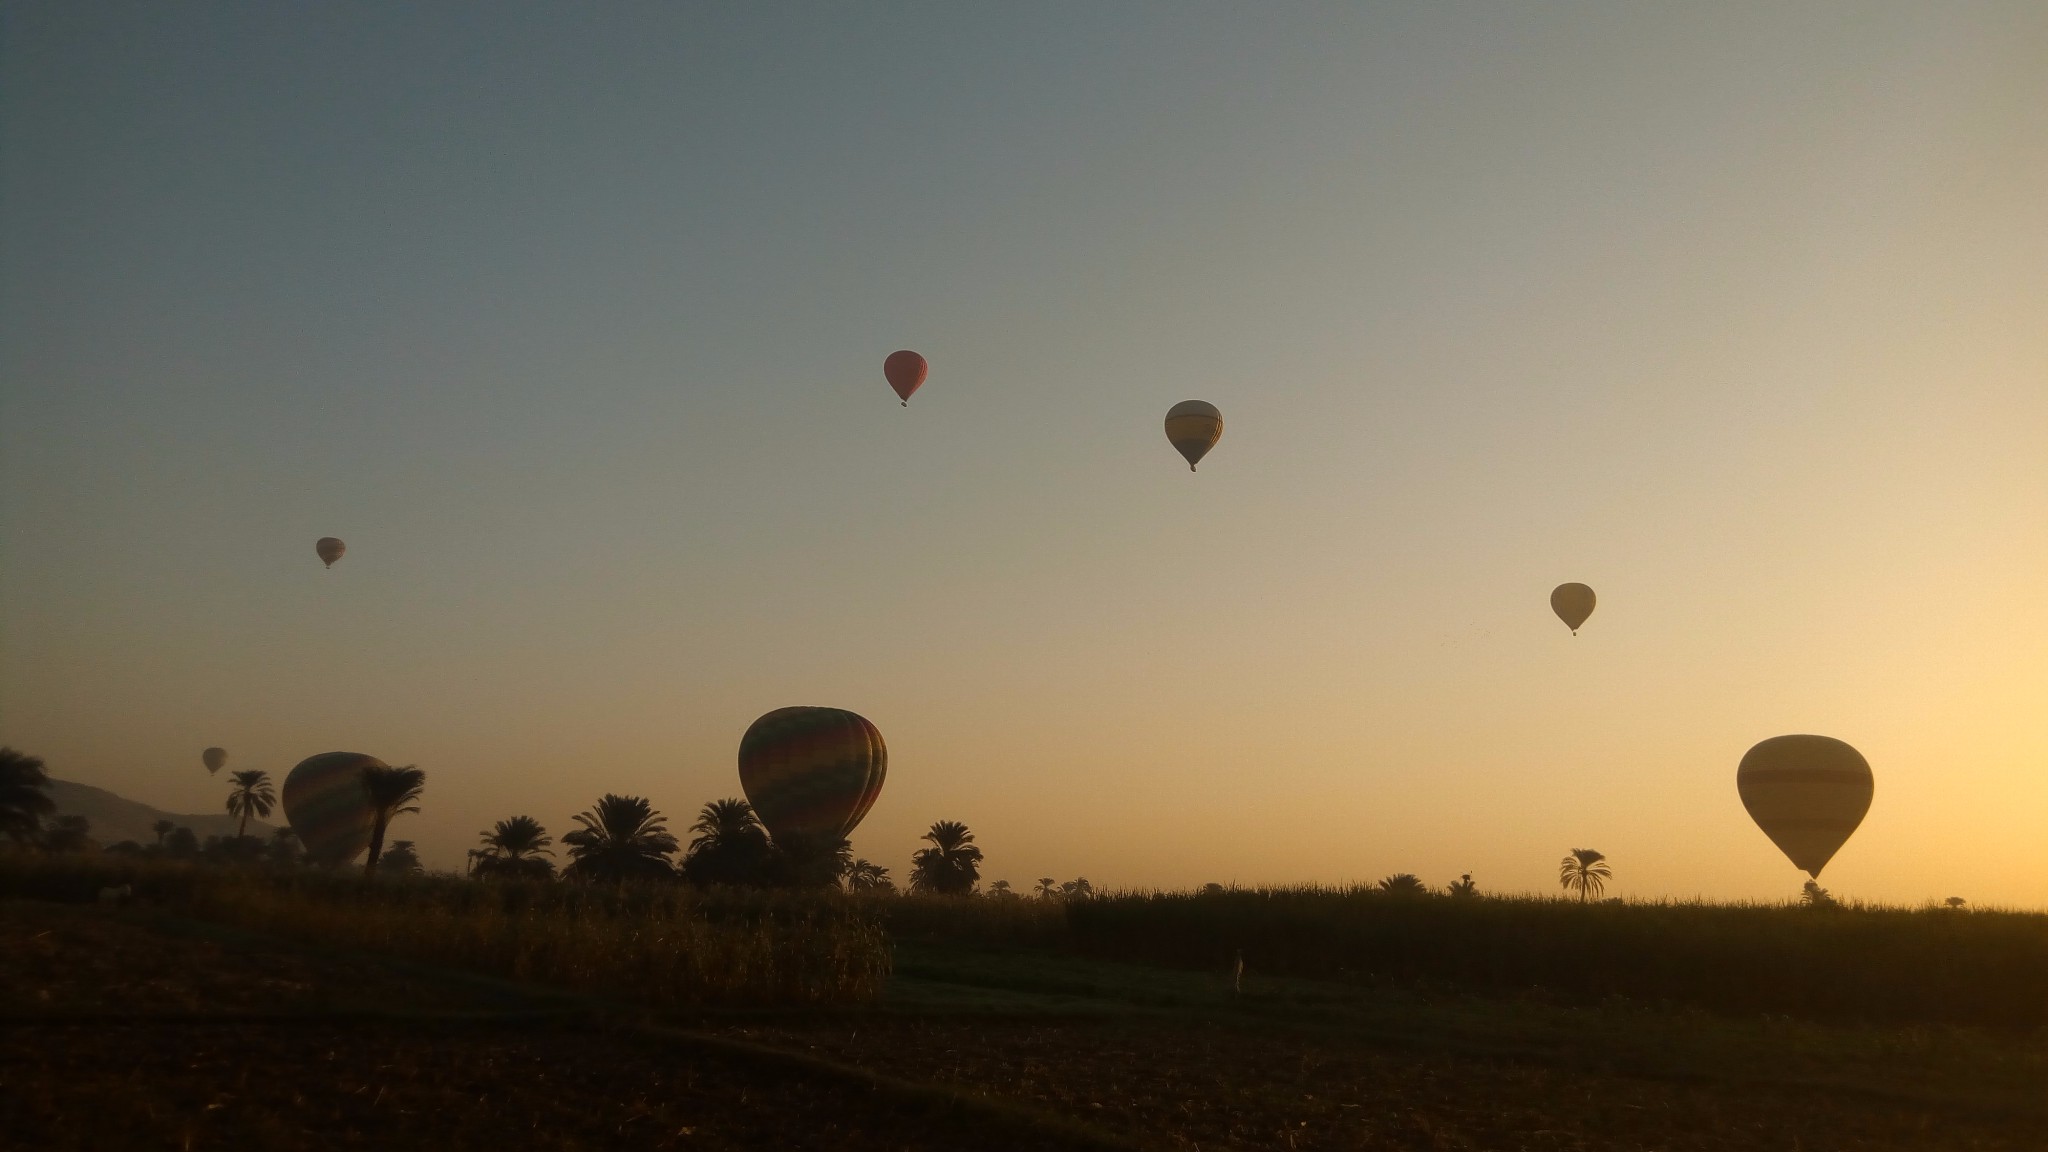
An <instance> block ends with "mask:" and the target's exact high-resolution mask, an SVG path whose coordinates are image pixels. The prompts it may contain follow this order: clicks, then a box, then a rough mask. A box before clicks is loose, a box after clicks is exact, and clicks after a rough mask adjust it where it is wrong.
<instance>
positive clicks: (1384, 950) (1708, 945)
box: [1066, 888, 2048, 1029]
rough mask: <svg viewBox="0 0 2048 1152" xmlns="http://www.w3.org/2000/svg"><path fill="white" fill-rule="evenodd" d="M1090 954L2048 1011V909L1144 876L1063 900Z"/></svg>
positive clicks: (2016, 1014) (1328, 973)
mask: <svg viewBox="0 0 2048 1152" xmlns="http://www.w3.org/2000/svg"><path fill="white" fill-rule="evenodd" d="M1066 912H1067V929H1068V933H1069V936H1068V939H1069V942H1070V944H1071V946H1072V947H1073V948H1075V949H1077V950H1079V951H1081V952H1083V953H1085V954H1088V955H1093V956H1099V957H1107V958H1115V959H1125V960H1135V961H1143V962H1148V963H1155V964H1166V965H1171V966H1175V967H1206V968H1211V969H1214V970H1218V971H1220V970H1222V969H1223V968H1225V967H1226V966H1227V965H1229V964H1230V963H1232V962H1233V960H1234V958H1235V957H1236V955H1238V954H1239V953H1240V952H1241V953H1242V955H1243V957H1244V962H1245V965H1246V967H1247V969H1248V970H1250V971H1252V972H1263V973H1271V974H1285V975H1294V976H1312V977H1321V978H1333V977H1334V978H1343V979H1352V980H1366V981H1373V982H1382V983H1394V984H1401V985H1408V986H1419V987H1424V988H1427V987H1441V988H1447V989H1459V990H1481V991H1491V992H1506V993H1516V994H1522V993H1530V992H1535V993H1538V994H1544V995H1552V996H1558V997H1562V998H1565V999H1567V1000H1573V1001H1579V1002H1586V1001H1598V1000H1603V999H1609V998H1615V997H1624V998H1629V999H1634V1000H1642V1001H1649V1002H1658V1003H1671V1004H1681V1005H1688V1006H1693V1007H1699V1008H1705V1009H1708V1010H1711V1011H1715V1012H1721V1013H1729V1014H1758V1013H1764V1014H1771V1015H1782V1016H1794V1017H1802V1018H1807V1019H1816V1020H1830V1021H1838V1022H1881V1023H1900V1024H1960V1025H1978V1026H1986V1027H1996V1028H2022V1029H2026V1028H2040V1027H2042V1026H2043V1025H2048V916H2044V915H2041V914H2038V913H2023V912H1996V911H1967V912H1963V911H1953V910H1948V909H1939V910H1937V909H1919V910H1910V909H1895V908H1805V907H1795V906H1784V905H1780V906H1766V905H1730V904H1704V903H1643V902H1637V903H1626V904H1624V903H1594V904H1578V903H1573V902H1569V901H1562V900H1542V899H1527V898H1522V899H1492V898H1488V899H1466V900H1457V899H1451V898H1449V897H1443V896H1418V897H1397V896H1389V895H1387V894H1385V893H1381V892H1376V891H1373V890H1369V889H1327V888H1268V889H1248V890H1230V891H1224V892H1216V893H1141V894H1128V895H1114V896H1109V897H1101V898H1097V899H1094V900H1089V901H1085V902H1076V903H1073V904H1069V905H1067V908H1066Z"/></svg>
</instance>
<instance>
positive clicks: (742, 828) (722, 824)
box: [678, 797, 772, 887]
mask: <svg viewBox="0 0 2048 1152" xmlns="http://www.w3.org/2000/svg"><path fill="white" fill-rule="evenodd" d="M690 831H692V832H695V833H696V835H695V836H693V837H691V838H690V848H689V851H688V852H687V853H685V854H684V856H683V862H682V864H681V865H680V866H679V868H678V871H680V872H681V873H682V875H683V879H685V880H687V881H689V882H690V883H692V884H730V885H733V886H735V887H761V886H763V885H766V884H767V883H768V882H769V881H770V879H771V869H772V861H771V859H770V857H771V854H772V853H771V849H770V846H769V842H768V830H767V829H766V828H764V827H762V826H761V820H760V817H758V816H756V815H755V814H754V806H753V805H751V804H749V803H747V802H746V801H745V800H739V799H735V798H732V797H727V798H726V799H724V800H713V801H712V802H711V803H709V804H706V805H704V807H703V808H701V809H699V810H698V812H697V822H696V823H694V824H692V825H690Z"/></svg>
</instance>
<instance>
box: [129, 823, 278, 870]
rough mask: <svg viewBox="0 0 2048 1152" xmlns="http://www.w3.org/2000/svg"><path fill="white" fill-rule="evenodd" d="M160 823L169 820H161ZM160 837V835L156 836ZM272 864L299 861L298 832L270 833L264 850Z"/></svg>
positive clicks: (275, 831)
mask: <svg viewBox="0 0 2048 1152" xmlns="http://www.w3.org/2000/svg"><path fill="white" fill-rule="evenodd" d="M158 823H160V824H168V823H170V821H168V820H161V821H158ZM158 838H159V839H161V838H162V837H158ZM266 854H267V855H268V856H269V857H270V862H271V863H272V864H296V863H298V862H299V834H298V833H296V832H294V831H292V830H291V829H289V828H279V829H276V830H274V831H272V832H271V834H270V847H269V848H268V849H267V850H266Z"/></svg>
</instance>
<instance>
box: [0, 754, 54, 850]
mask: <svg viewBox="0 0 2048 1152" xmlns="http://www.w3.org/2000/svg"><path fill="white" fill-rule="evenodd" d="M49 790H50V776H49V773H47V772H45V771H43V761H42V758H41V757H38V756H30V755H28V754H27V753H25V752H16V751H15V750H14V749H12V748H0V834H4V835H7V836H10V837H12V838H13V839H14V841H15V843H17V844H26V843H28V842H30V841H32V840H34V839H35V838H36V836H37V834H38V833H39V832H41V831H42V826H43V817H44V816H47V815H49V814H50V813H52V812H55V811H56V810H57V804H56V801H54V800H51V799H50V796H49Z"/></svg>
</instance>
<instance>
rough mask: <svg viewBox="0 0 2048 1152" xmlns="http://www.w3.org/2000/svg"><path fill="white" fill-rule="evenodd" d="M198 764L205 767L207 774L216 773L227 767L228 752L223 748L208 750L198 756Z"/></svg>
mask: <svg viewBox="0 0 2048 1152" xmlns="http://www.w3.org/2000/svg"><path fill="white" fill-rule="evenodd" d="M199 762H200V763H201V764H204V765H206V770H207V771H208V772H218V771H220V770H221V769H223V768H225V767H227V765H228V750H227V749H225V748H208V749H207V750H206V751H204V752H201V753H200V754H199Z"/></svg>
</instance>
